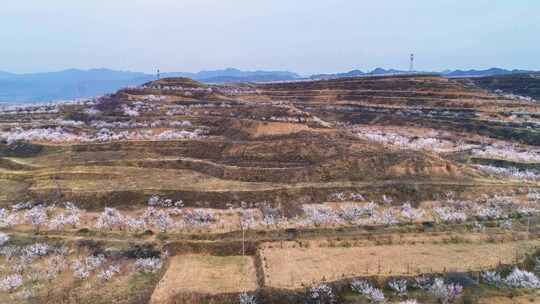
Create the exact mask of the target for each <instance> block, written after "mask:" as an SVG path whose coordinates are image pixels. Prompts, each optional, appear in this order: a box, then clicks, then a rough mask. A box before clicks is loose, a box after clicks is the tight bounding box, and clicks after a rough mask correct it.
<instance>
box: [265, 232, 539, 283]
mask: <svg viewBox="0 0 540 304" xmlns="http://www.w3.org/2000/svg"><path fill="white" fill-rule="evenodd" d="M538 245H540V242H539V241H538V240H535V241H519V242H508V243H480V244H468V243H464V244H417V245H381V246H364V247H351V248H346V247H315V246H310V247H309V248H299V247H296V248H286V249H281V248H280V246H279V244H277V243H273V244H272V245H271V247H272V248H270V246H268V244H267V245H266V246H264V248H263V249H262V256H263V260H264V261H263V263H264V270H265V275H266V278H265V279H266V284H267V285H268V286H270V287H277V288H300V287H302V285H312V284H313V283H319V282H322V281H324V280H326V281H333V280H339V279H343V278H351V277H357V276H374V275H377V276H381V277H385V276H407V275H418V274H422V273H438V272H445V271H474V270H483V269H489V268H493V267H496V266H497V265H498V264H499V263H502V264H510V263H513V262H514V261H515V260H516V256H518V257H521V256H522V255H523V254H524V253H526V252H529V251H530V250H531V249H533V248H535V246H538Z"/></svg>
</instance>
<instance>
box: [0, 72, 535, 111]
mask: <svg viewBox="0 0 540 304" xmlns="http://www.w3.org/2000/svg"><path fill="white" fill-rule="evenodd" d="M530 72H531V71H525V70H504V69H499V68H491V69H487V70H468V71H462V70H454V71H444V72H442V73H437V74H441V75H443V76H446V77H481V76H493V75H506V74H516V73H530ZM418 73H420V72H418ZM422 73H425V72H422ZM396 74H409V72H407V71H400V70H394V69H388V70H386V69H382V68H376V69H374V70H373V71H371V72H363V71H360V70H353V71H350V72H346V73H337V74H318V75H312V76H309V77H302V76H300V75H298V74H296V73H293V72H288V71H241V70H238V69H231V68H229V69H223V70H214V71H201V72H198V73H187V72H173V73H163V74H161V77H188V78H192V79H194V80H197V81H201V82H205V83H218V84H219V83H240V82H273V81H291V80H309V79H333V78H342V77H360V76H371V75H396ZM155 78H156V76H155V75H150V74H145V73H138V72H129V71H115V70H109V69H91V70H77V69H70V70H65V71H60V72H50V73H34V74H13V73H8V72H2V71H0V103H26V102H48V101H57V100H71V99H77V98H86V97H94V96H100V95H104V94H107V93H112V92H115V91H117V90H118V89H120V88H123V87H126V86H133V85H141V84H143V83H145V82H148V81H151V80H154V79H155Z"/></svg>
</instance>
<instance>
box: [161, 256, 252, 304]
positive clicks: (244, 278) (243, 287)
mask: <svg viewBox="0 0 540 304" xmlns="http://www.w3.org/2000/svg"><path fill="white" fill-rule="evenodd" d="M256 289H257V278H256V274H255V266H254V263H253V258H252V257H245V256H244V257H242V256H226V257H220V256H210V255H177V256H174V257H172V258H171V259H170V265H169V268H168V269H167V272H166V273H165V275H164V276H163V278H162V279H161V281H160V282H159V283H158V286H157V287H156V290H155V291H154V293H153V295H152V300H151V303H166V302H167V300H168V299H171V298H174V296H176V295H178V294H180V293H185V294H189V293H202V294H220V293H235V292H243V291H254V290H256Z"/></svg>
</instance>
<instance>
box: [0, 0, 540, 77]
mask: <svg viewBox="0 0 540 304" xmlns="http://www.w3.org/2000/svg"><path fill="white" fill-rule="evenodd" d="M4 2H5V3H2V5H1V7H0V41H1V45H0V70H3V71H9V72H16V73H22V72H38V71H39V72H41V71H56V70H61V69H66V68H83V69H86V68H98V67H106V68H112V69H121V70H133V71H144V72H151V71H152V70H153V69H154V68H155V67H160V68H161V70H163V71H198V70H202V69H219V68H225V67H236V68H240V69H248V70H254V69H281V70H292V71H296V72H299V73H302V74H310V73H319V72H338V71H347V70H351V69H354V68H358V69H362V70H368V69H373V68H375V67H379V66H380V67H385V68H401V69H406V68H407V67H408V62H407V60H408V53H410V52H414V53H416V54H417V61H416V67H417V68H418V69H422V70H444V69H447V68H451V69H454V68H489V67H492V66H498V67H503V68H522V69H536V70H540V1H537V0H453V1H446V0H409V1H402V0H393V1H390V0H372V1H364V0H347V1H345V0H265V1H264V0H227V1H226V0H84V1H82V0H81V1H79V0H47V1H44V0H19V1H4Z"/></svg>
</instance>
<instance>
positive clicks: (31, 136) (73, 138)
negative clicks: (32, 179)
mask: <svg viewBox="0 0 540 304" xmlns="http://www.w3.org/2000/svg"><path fill="white" fill-rule="evenodd" d="M181 124H182V123H181ZM206 134H207V130H205V129H195V130H193V131H187V130H165V131H154V130H143V131H113V130H110V129H107V128H101V129H99V130H98V131H97V132H94V133H90V132H87V131H77V132H73V131H70V130H69V129H66V128H63V127H55V128H38V129H22V128H14V129H11V130H9V131H3V132H0V140H5V141H6V142H7V143H8V144H13V143H15V142H17V141H30V142H31V141H44V142H54V143H64V142H108V141H126V140H181V139H201V138H205V137H206Z"/></svg>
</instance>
